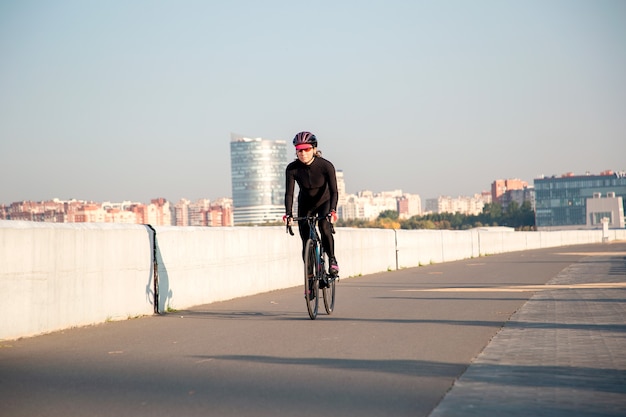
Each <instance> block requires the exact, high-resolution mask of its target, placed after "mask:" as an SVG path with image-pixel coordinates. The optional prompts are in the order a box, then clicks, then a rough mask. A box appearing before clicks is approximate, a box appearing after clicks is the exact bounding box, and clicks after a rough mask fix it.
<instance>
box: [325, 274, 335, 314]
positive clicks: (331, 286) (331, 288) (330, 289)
mask: <svg viewBox="0 0 626 417" xmlns="http://www.w3.org/2000/svg"><path fill="white" fill-rule="evenodd" d="M335 281H337V279H336V278H331V277H328V284H327V286H326V287H325V288H324V289H322V295H323V296H324V309H325V310H326V313H328V314H329V315H330V314H332V313H333V311H334V310H335Z"/></svg>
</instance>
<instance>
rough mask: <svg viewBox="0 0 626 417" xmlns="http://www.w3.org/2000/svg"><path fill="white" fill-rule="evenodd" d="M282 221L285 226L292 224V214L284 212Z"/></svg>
mask: <svg viewBox="0 0 626 417" xmlns="http://www.w3.org/2000/svg"><path fill="white" fill-rule="evenodd" d="M283 223H285V224H286V225H287V226H291V225H292V224H293V216H292V215H291V214H285V215H284V216H283Z"/></svg>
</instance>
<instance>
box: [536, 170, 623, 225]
mask: <svg viewBox="0 0 626 417" xmlns="http://www.w3.org/2000/svg"><path fill="white" fill-rule="evenodd" d="M534 184H535V199H536V202H535V204H536V209H535V224H536V226H537V228H538V229H540V230H541V229H546V228H554V227H556V228H559V229H561V228H584V227H585V226H586V225H587V224H588V221H587V217H588V213H587V204H588V200H589V199H593V198H594V197H613V198H615V197H622V201H626V174H624V173H623V172H617V173H614V172H612V171H608V172H604V173H602V174H601V175H564V176H562V177H544V178H538V179H535V180H534ZM622 204H623V203H622ZM622 212H623V211H622Z"/></svg>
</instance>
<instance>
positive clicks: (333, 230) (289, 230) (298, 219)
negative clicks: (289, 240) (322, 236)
mask: <svg viewBox="0 0 626 417" xmlns="http://www.w3.org/2000/svg"><path fill="white" fill-rule="evenodd" d="M323 218H324V217H318V216H302V217H293V218H292V219H291V220H292V221H294V222H301V221H303V220H307V221H308V220H315V221H318V220H320V219H323ZM328 223H329V224H330V232H331V233H332V234H333V235H334V234H335V225H334V224H332V223H330V222H328ZM285 227H286V232H285V233H289V234H290V235H291V236H293V234H294V233H293V229H292V228H291V225H289V224H286V225H285Z"/></svg>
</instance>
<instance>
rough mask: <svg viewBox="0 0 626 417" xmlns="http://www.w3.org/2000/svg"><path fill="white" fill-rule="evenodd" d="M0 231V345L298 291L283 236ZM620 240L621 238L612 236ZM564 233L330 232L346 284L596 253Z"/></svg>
mask: <svg viewBox="0 0 626 417" xmlns="http://www.w3.org/2000/svg"><path fill="white" fill-rule="evenodd" d="M155 231H156V239H155V238H154V232H153V229H152V228H150V227H148V226H140V225H120V224H87V223H85V224H52V223H33V222H19V221H6V220H0V294H2V295H3V297H2V302H0V340H2V339H15V338H18V337H24V336H32V335H36V334H41V333H46V332H51V331H55V330H61V329H65V328H69V327H74V326H82V325H89V324H96V323H102V322H105V321H107V320H119V319H126V318H129V317H134V316H139V315H145V314H152V313H153V311H154V305H153V302H154V299H155V297H154V270H153V260H154V259H156V261H157V265H158V267H157V272H158V282H159V286H158V288H159V297H158V304H159V305H158V307H159V311H160V312H165V311H168V310H174V309H183V308H188V307H190V306H193V305H198V304H204V303H211V302H215V301H222V300H228V299H232V298H236V297H242V296H247V295H252V294H257V293H261V292H266V291H272V290H277V289H282V288H288V287H293V286H298V285H302V269H303V267H302V257H301V243H300V238H299V237H298V235H297V234H296V236H289V235H287V234H286V233H285V229H284V228H283V227H236V228H195V227H185V228H182V227H157V228H155ZM604 237H605V238H606V239H608V240H609V241H611V240H626V230H623V229H621V230H610V231H609V236H608V237H607V236H604ZM602 241H603V235H602V231H601V230H595V231H560V232H553V231H550V232H510V231H504V232H502V231H481V230H477V229H474V230H468V231H440V230H437V231H434V230H384V229H352V228H337V234H336V253H337V256H338V259H339V263H340V266H341V276H342V278H344V279H345V278H349V277H354V276H360V275H365V274H371V273H375V272H381V271H386V270H395V269H396V268H409V267H416V266H420V265H427V264H431V263H440V262H449V261H454V260H459V259H466V258H473V257H474V258H475V257H478V256H483V255H489V254H497V253H503V252H510V251H519V250H528V249H539V248H545V247H556V246H566V245H575V244H583V243H599V242H602Z"/></svg>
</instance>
